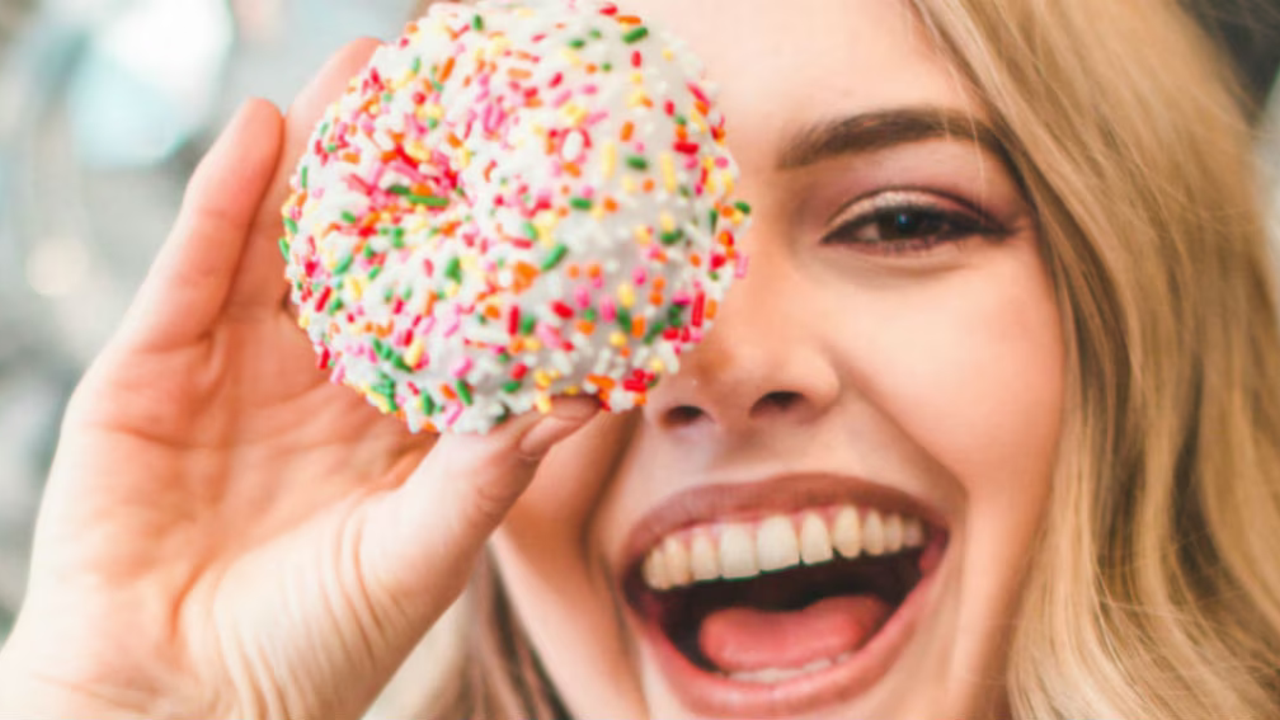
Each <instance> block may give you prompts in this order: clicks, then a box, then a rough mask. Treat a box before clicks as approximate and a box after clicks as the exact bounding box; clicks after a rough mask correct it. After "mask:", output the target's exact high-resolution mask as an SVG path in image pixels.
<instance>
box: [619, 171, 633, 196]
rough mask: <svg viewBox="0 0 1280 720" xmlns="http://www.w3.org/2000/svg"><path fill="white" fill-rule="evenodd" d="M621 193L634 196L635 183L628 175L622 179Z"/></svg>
mask: <svg viewBox="0 0 1280 720" xmlns="http://www.w3.org/2000/svg"><path fill="white" fill-rule="evenodd" d="M622 192H623V193H625V194H627V195H635V194H636V181H635V179H634V178H632V177H631V176H630V175H627V176H624V177H623V178H622Z"/></svg>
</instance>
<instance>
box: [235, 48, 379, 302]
mask: <svg viewBox="0 0 1280 720" xmlns="http://www.w3.org/2000/svg"><path fill="white" fill-rule="evenodd" d="M379 44H380V43H379V41H377V40H373V39H369V38H365V39H361V40H356V41H354V42H352V43H350V44H348V45H347V46H346V47H344V48H343V49H342V50H340V51H338V53H337V54H336V55H334V56H333V57H332V58H331V59H330V60H329V62H328V63H326V64H325V66H324V67H323V68H321V70H320V72H319V73H317V74H316V76H315V78H313V79H312V81H311V83H310V84H309V85H308V86H307V87H306V88H305V89H304V90H303V91H302V92H301V93H300V94H299V95H298V97H297V98H296V99H295V100H294V101H293V104H292V105H291V106H290V107H289V112H288V115H287V117H286V118H285V129H284V151H283V152H282V153H281V156H280V162H279V164H278V165H277V167H276V169H275V176H274V177H273V178H272V180H271V185H270V189H269V190H268V192H267V195H266V197H265V198H264V200H263V201H262V203H261V206H260V207H259V208H258V213H257V216H256V218H255V220H254V223H253V232H252V236H251V238H250V240H249V247H248V248H247V249H246V251H245V257H244V262H243V264H242V267H241V269H240V272H239V273H238V274H237V277H236V279H235V284H234V285H233V287H232V290H231V295H230V297H229V299H228V311H229V312H239V311H243V310H250V311H252V310H256V309H261V308H266V309H270V310H275V309H276V308H278V307H279V306H280V304H281V302H282V300H283V298H284V295H285V294H286V293H287V292H288V286H287V285H286V283H285V280H284V258H283V257H281V255H280V247H279V240H280V238H281V236H283V234H284V227H283V225H282V222H283V221H282V219H281V208H282V206H283V205H284V203H285V200H287V199H288V197H289V192H290V190H289V180H290V178H292V177H293V174H294V171H295V169H296V166H297V164H298V160H299V158H300V157H301V156H302V153H303V151H304V150H305V149H306V146H307V142H308V141H309V140H310V138H311V135H312V132H313V131H314V130H315V127H316V125H317V124H318V123H319V122H320V118H321V117H322V116H323V115H324V113H325V111H326V110H327V109H328V108H329V106H330V105H331V104H333V102H334V101H336V100H337V99H338V98H339V97H340V96H341V95H342V93H343V92H344V91H345V90H346V88H347V84H348V83H349V82H350V80H351V79H352V78H353V77H355V76H356V75H358V74H359V72H360V70H361V68H363V67H364V66H365V65H366V64H367V63H368V62H369V56H370V55H372V54H373V52H374V50H376V49H377V48H378V46H379Z"/></svg>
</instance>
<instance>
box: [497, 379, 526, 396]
mask: <svg viewBox="0 0 1280 720" xmlns="http://www.w3.org/2000/svg"><path fill="white" fill-rule="evenodd" d="M523 384H524V383H522V382H520V381H519V380H512V381H511V382H508V383H507V384H506V385H503V386H502V392H504V393H508V394H510V393H514V392H516V391H518V390H519V389H520V386H521V385H523Z"/></svg>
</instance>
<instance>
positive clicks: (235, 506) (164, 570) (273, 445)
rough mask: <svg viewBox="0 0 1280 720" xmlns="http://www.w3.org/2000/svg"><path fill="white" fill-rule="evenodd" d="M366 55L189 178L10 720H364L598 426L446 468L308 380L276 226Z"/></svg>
mask: <svg viewBox="0 0 1280 720" xmlns="http://www.w3.org/2000/svg"><path fill="white" fill-rule="evenodd" d="M374 47H375V43H374V42H373V41H361V42H358V43H355V44H353V45H351V46H349V47H348V48H346V49H345V50H344V51H342V52H341V53H339V55H338V56H337V57H336V58H335V59H334V60H333V61H331V62H330V64H329V65H328V66H326V68H325V69H324V70H323V71H322V72H321V74H320V75H319V77H318V78H317V79H316V80H315V81H314V82H313V84H312V85H311V87H310V88H308V89H307V90H306V91H305V92H304V93H303V94H302V96H301V97H300V98H299V99H298V101H297V102H296V103H295V105H294V106H293V108H292V109H291V111H290V113H289V116H288V118H282V117H281V116H280V114H279V113H278V112H277V111H276V110H275V109H274V108H273V107H271V106H269V105H268V104H266V103H264V102H260V101H255V102H250V103H248V104H247V105H246V106H245V107H244V108H243V109H242V110H241V111H240V112H239V114H238V115H237V116H236V118H235V119H234V120H233V121H232V122H231V124H230V127H229V128H228V129H227V130H226V131H225V133H224V134H223V136H222V137H221V139H219V141H218V142H217V144H216V145H215V146H214V148H213V149H212V150H211V151H210V153H209V155H208V156H207V157H206V158H205V160H204V161H203V162H202V164H201V166H200V168H199V169H198V170H197V171H196V173H195V175H194V177H193V178H192V180H191V184H190V187H189V188H188V191H187V195H186V198H185V201H184V203H183V207H182V211H181V213H180V216H179V218H178V220H177V222H176V226H175V229H174V231H173V234H172V236H171V237H170V239H169V240H168V241H167V243H166V245H165V246H164V248H163V250H162V251H161V253H160V255H159V257H158V259H157V260H156V262H155V265H154V267H153V268H152V270H151V272H150V274H149V276H148V278H147V280H146V282H145V283H144V286H143V287H142V289H141V291H140V292H139V294H138V297H137V299H136V301H135V304H134V306H133V308H132V309H131V310H130V313H129V315H128V317H127V319H126V321H125V323H124V326H123V327H122V330H121V332H120V333H119V335H118V336H117V337H116V338H115V339H114V340H113V342H112V343H111V344H110V346H109V347H108V348H107V349H106V351H105V352H104V353H103V354H102V356H101V357H100V358H99V359H98V361H97V362H96V363H95V364H94V366H93V367H92V368H91V369H90V371H89V372H88V373H87V374H86V376H85V378H84V380H83V382H82V384H81V386H80V387H79V389H78V390H77V391H76V394H75V396H74V397H73V399H72V402H71V405H70V408H69V410H68V413H67V417H66V420H65V424H64V428H63V435H62V439H61V443H60V446H59V448H58V452H57V456H56V459H55V461H54V466H53V470H52V472H51V476H50V478H49V484H48V489H47V492H46V497H45V502H44V506H43V507H42V510H41V517H40V519H39V523H38V526H37V531H36V541H35V551H34V555H33V559H32V566H33V569H32V575H31V580H30V586H29V593H28V597H27V601H26V604H25V607H24V609H23V611H22V614H21V616H20V618H19V620H18V623H17V626H16V628H15V630H14V634H13V636H12V638H11V640H10V642H9V643H8V644H7V645H6V646H5V648H4V651H3V653H2V654H0V714H6V715H13V716H21V717H24V718H34V717H67V716H76V717H95V718H108V717H142V716H145V717H167V716H179V717H205V718H213V717H228V716H231V717H289V718H342V717H358V716H359V715H360V714H361V713H362V712H363V711H364V709H365V708H366V706H367V705H368V704H369V703H370V702H371V701H372V700H373V699H374V698H375V697H376V695H377V693H378V692H379V690H380V689H381V688H382V686H383V685H384V684H385V683H386V682H387V681H388V680H389V679H390V677H391V675H392V674H393V672H394V671H395V670H396V668H397V667H398V666H399V664H400V662H401V660H402V659H403V658H404V657H405V656H406V655H407V654H408V653H409V651H410V650H411V649H412V648H413V647H414V645H415V644H416V643H417V641H418V640H419V639H420V637H421V636H422V635H423V634H424V633H425V632H426V630H427V629H429V627H430V626H431V624H432V623H433V622H434V621H435V620H436V619H437V618H438V617H439V615H440V614H441V613H442V612H443V611H444V610H445V609H446V608H447V607H448V606H449V604H450V603H451V602H452V601H453V600H454V599H455V598H456V597H457V595H458V594H459V593H460V592H461V590H462V588H463V587H464V585H465V583H466V579H467V577H468V574H469V571H470V567H471V565H472V563H473V562H474V561H475V558H476V557H477V555H478V553H479V552H480V550H481V548H482V546H483V544H484V542H485V539H486V538H487V537H488V535H489V534H490V533H491V532H492V530H493V529H494V527H495V526H496V525H497V524H498V522H499V521H500V520H501V518H502V517H503V515H504V514H505V512H506V511H507V509H508V508H509V507H510V505H511V504H512V503H513V502H514V500H515V499H516V497H517V496H518V495H519V494H520V492H521V491H522V490H523V489H524V487H525V486H526V484H527V483H528V482H529V480H530V479H531V478H532V475H533V471H534V468H535V467H536V465H537V462H538V459H539V458H540V457H541V456H542V455H543V454H544V453H545V452H546V451H547V450H548V449H549V448H550V447H551V445H552V444H554V443H555V442H557V441H558V440H559V439H561V438H563V437H565V436H566V435H568V434H570V433H572V432H573V431H574V430H575V429H577V428H578V427H580V426H581V425H582V424H584V423H585V422H586V421H587V419H588V418H589V417H590V416H592V415H594V413H595V410H596V406H595V404H594V402H593V401H588V400H581V399H579V400H567V399H566V400H559V401H557V403H556V406H555V409H554V410H553V412H552V414H551V415H550V416H548V417H539V416H523V417H519V418H515V419H513V420H511V421H509V422H507V423H506V424H505V425H503V426H501V427H499V428H498V429H497V430H495V431H494V432H493V433H491V434H490V435H488V436H486V437H464V436H445V437H442V438H440V439H439V440H438V441H436V442H435V443H434V447H432V439H431V438H427V437H422V436H417V437H415V436H413V435H410V434H409V433H408V431H407V430H406V429H405V428H404V426H403V425H402V424H401V423H400V422H398V421H396V420H394V419H391V418H387V417H383V416H380V415H378V414H377V413H376V411H374V410H373V409H372V408H370V407H369V406H368V405H366V404H365V402H364V401H363V400H362V399H361V398H359V397H358V396H357V395H356V394H355V393H353V392H352V391H350V390H348V389H346V388H343V387H338V386H335V385H332V384H330V383H329V382H328V380H327V377H326V374H325V373H323V372H321V371H319V370H317V369H316V360H315V355H314V353H313V352H312V350H311V347H310V345H309V343H308V341H307V339H306V337H305V335H304V333H302V331H300V330H299V329H298V328H297V326H296V324H295V322H294V319H293V317H292V314H291V313H290V312H289V310H288V306H287V302H286V292H287V287H286V285H285V282H284V280H283V261H282V260H281V258H280V254H279V251H278V249H277V245H276V240H277V238H278V237H279V236H280V235H281V234H282V229H281V227H280V206H281V204H282V203H283V201H284V198H285V195H286V193H287V189H286V181H287V178H288V176H289V174H290V172H291V170H292V168H293V166H294V164H295V163H296V161H297V156H298V155H299V154H300V152H301V150H302V147H303V145H304V144H305V142H306V140H307V138H308V136H309V134H310V131H311V128H312V127H313V125H314V124H315V123H316V122H317V120H318V118H319V116H320V114H321V113H322V111H323V109H324V107H325V106H326V105H327V104H328V102H329V101H331V100H332V99H334V98H336V96H337V95H338V93H339V92H341V90H342V89H343V87H344V86H345V83H346V80H347V78H349V77H351V76H352V75H354V74H355V73H356V72H357V71H358V70H359V68H360V66H361V65H363V63H364V62H365V61H366V60H367V58H368V56H369V54H370V53H371V52H372V50H373V48H374Z"/></svg>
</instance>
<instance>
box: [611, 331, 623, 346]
mask: <svg viewBox="0 0 1280 720" xmlns="http://www.w3.org/2000/svg"><path fill="white" fill-rule="evenodd" d="M609 344H610V345H612V346H614V347H619V348H620V347H625V346H626V344H627V336H626V335H623V334H622V333H620V332H614V333H613V334H612V335H610V336H609Z"/></svg>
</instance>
